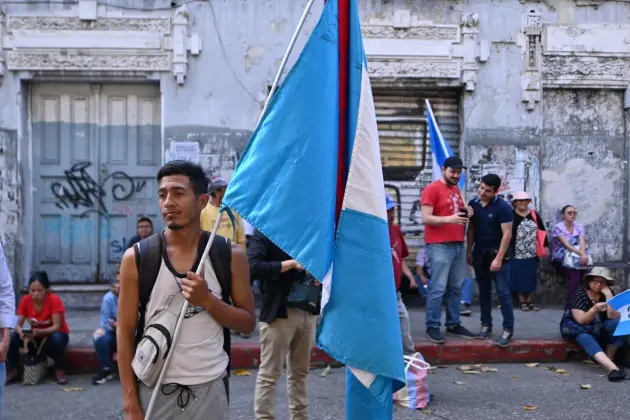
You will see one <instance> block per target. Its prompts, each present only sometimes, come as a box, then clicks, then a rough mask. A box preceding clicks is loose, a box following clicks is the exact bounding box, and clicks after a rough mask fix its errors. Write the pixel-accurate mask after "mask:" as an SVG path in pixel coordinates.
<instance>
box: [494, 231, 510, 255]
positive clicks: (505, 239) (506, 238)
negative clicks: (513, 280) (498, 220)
mask: <svg viewBox="0 0 630 420" xmlns="http://www.w3.org/2000/svg"><path fill="white" fill-rule="evenodd" d="M501 231H502V232H503V236H502V237H501V245H499V251H498V252H497V257H496V258H497V259H498V260H500V261H502V260H503V257H505V253H506V252H507V249H508V247H509V246H510V242H511V241H512V222H508V223H502V224H501Z"/></svg>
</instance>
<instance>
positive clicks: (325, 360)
mask: <svg viewBox="0 0 630 420" xmlns="http://www.w3.org/2000/svg"><path fill="white" fill-rule="evenodd" d="M514 312H515V318H516V322H515V325H516V328H515V332H514V341H513V342H512V344H511V345H510V346H509V347H508V348H506V349H501V348H499V347H495V346H493V345H492V341H488V340H464V339H460V338H450V337H448V336H446V339H447V342H446V344H444V345H441V346H440V345H437V344H433V343H430V342H429V341H428V340H427V339H426V337H425V335H424V331H425V327H424V308H410V309H409V316H410V318H411V330H412V336H413V338H414V339H415V341H416V349H417V350H418V351H419V352H421V353H422V354H423V356H424V357H425V358H426V359H427V360H428V361H429V362H430V363H433V364H448V363H493V362H494V363H498V362H501V363H510V362H561V361H565V360H567V359H568V358H570V357H576V356H578V355H579V356H580V357H581V353H580V352H576V348H575V346H573V345H571V344H569V343H567V342H565V341H564V340H562V338H561V337H560V330H559V326H558V324H559V322H560V318H561V317H562V308H561V307H560V306H555V307H542V308H541V310H540V312H522V311H520V310H518V309H515V311H514ZM66 317H67V321H68V325H69V327H70V331H71V333H70V343H69V346H68V347H69V348H68V352H67V359H68V366H69V367H70V370H71V371H72V372H85V371H93V370H95V369H96V367H97V363H96V356H95V353H94V349H93V347H92V332H93V331H94V330H95V329H96V327H97V326H98V319H99V316H98V312H96V311H94V312H82V311H69V312H68V313H67V315H66ZM501 320H502V318H501V312H500V310H499V308H496V307H495V308H494V310H493V321H494V324H495V326H494V335H495V337H496V336H497V335H498V334H499V333H500V332H501V331H502V329H501ZM462 324H463V325H464V326H465V327H466V328H468V329H470V330H472V331H473V332H477V331H478V330H479V327H480V323H479V307H478V306H474V307H473V314H472V316H470V317H462ZM311 359H312V362H313V366H314V367H321V366H324V365H327V364H334V363H335V362H334V360H332V359H331V358H330V357H329V356H328V355H327V354H325V353H324V352H322V351H321V350H319V349H317V348H316V347H314V348H313V351H312V355H311ZM259 360H260V345H259V339H258V331H256V332H255V333H254V334H253V335H252V336H251V337H250V338H247V339H245V338H242V337H240V336H237V335H232V354H231V363H232V368H234V369H253V368H256V367H257V366H258V364H259Z"/></svg>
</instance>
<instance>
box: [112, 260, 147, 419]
mask: <svg viewBox="0 0 630 420" xmlns="http://www.w3.org/2000/svg"><path fill="white" fill-rule="evenodd" d="M138 286H139V285H138V269H137V268H136V256H135V252H134V250H133V248H131V249H128V250H127V251H125V254H124V255H123V257H122V261H121V264H120V294H119V296H118V316H117V318H118V328H116V342H117V347H118V348H117V352H118V370H119V374H120V385H121V388H122V397H123V410H124V412H125V414H127V415H129V416H131V415H133V414H136V415H137V413H138V411H140V410H141V408H140V401H139V400H138V388H137V386H136V383H137V381H136V375H135V373H134V372H133V369H132V368H131V361H132V360H133V356H134V353H135V351H136V346H135V341H136V336H135V332H136V325H137V323H138V303H139V296H138V294H139V292H138Z"/></svg>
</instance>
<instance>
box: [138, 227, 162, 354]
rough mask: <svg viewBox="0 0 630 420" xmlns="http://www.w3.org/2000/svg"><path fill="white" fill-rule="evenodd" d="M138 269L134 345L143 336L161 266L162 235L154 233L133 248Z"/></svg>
mask: <svg viewBox="0 0 630 420" xmlns="http://www.w3.org/2000/svg"><path fill="white" fill-rule="evenodd" d="M133 250H134V253H135V254H136V268H137V269H138V312H139V314H138V323H137V326H136V345H137V344H138V343H139V342H140V340H141V339H142V334H144V323H145V313H146V310H147V304H148V303H149V298H150V297H151V292H152V291H153V286H155V282H156V280H157V276H158V273H159V272H160V265H162V233H161V232H158V233H154V234H153V235H151V236H149V237H148V238H145V239H143V240H141V241H140V242H137V243H135V244H134V246H133Z"/></svg>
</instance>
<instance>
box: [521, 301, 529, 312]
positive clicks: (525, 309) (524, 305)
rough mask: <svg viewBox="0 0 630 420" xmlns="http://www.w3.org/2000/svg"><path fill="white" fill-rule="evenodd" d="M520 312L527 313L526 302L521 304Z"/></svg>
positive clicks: (527, 306)
mask: <svg viewBox="0 0 630 420" xmlns="http://www.w3.org/2000/svg"><path fill="white" fill-rule="evenodd" d="M521 311H523V312H528V311H529V305H528V304H527V302H521Z"/></svg>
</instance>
